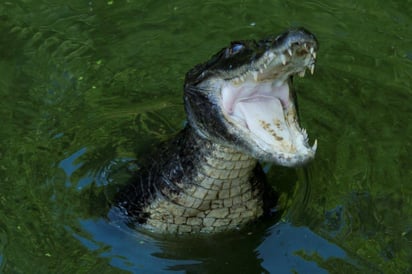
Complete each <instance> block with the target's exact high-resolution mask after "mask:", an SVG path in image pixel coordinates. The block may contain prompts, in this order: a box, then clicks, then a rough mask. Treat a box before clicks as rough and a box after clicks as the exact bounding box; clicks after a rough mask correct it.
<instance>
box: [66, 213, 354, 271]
mask: <svg viewBox="0 0 412 274" xmlns="http://www.w3.org/2000/svg"><path fill="white" fill-rule="evenodd" d="M80 223H81V225H82V227H83V229H84V231H87V232H88V233H89V234H90V236H89V238H90V239H89V238H84V237H81V236H79V235H76V234H75V233H74V237H76V238H77V239H79V240H80V241H81V242H82V243H83V244H84V245H85V246H86V247H87V248H88V249H90V250H91V251H96V250H97V251H98V253H99V254H100V256H102V257H106V258H109V259H110V263H111V264H112V265H113V266H116V267H118V268H120V269H124V270H127V271H131V272H133V273H139V272H145V271H146V273H157V272H159V273H160V272H162V271H166V270H171V271H173V272H176V271H177V272H180V273H187V272H189V273H219V269H220V270H221V268H222V266H224V268H225V269H226V270H225V273H241V272H243V273H263V272H270V273H289V271H291V270H293V271H296V272H297V273H329V272H328V270H327V268H324V266H325V265H327V263H328V262H331V261H333V263H334V264H335V265H344V267H345V269H346V270H352V271H356V270H359V269H360V268H359V267H360V266H359V265H357V264H358V263H357V262H356V261H355V260H353V259H351V258H350V257H349V256H348V255H347V253H346V252H345V251H344V250H343V249H342V248H340V247H339V246H337V245H336V244H333V243H331V242H329V241H327V240H325V239H323V238H321V237H319V235H317V234H315V233H313V232H312V231H310V230H309V229H308V228H306V227H295V226H293V225H291V224H289V223H279V224H276V225H275V226H274V227H272V228H271V229H270V230H269V232H267V233H265V235H264V236H258V237H257V236H255V235H252V233H250V232H249V233H245V232H236V233H235V234H238V235H237V236H234V235H231V236H226V238H225V239H214V240H218V241H213V242H211V239H210V238H202V237H197V238H196V237H194V238H185V237H181V238H179V237H177V238H173V239H171V238H169V239H165V238H164V239H162V241H159V240H158V239H155V238H153V237H150V236H148V235H144V234H142V233H139V232H136V231H132V230H131V229H129V228H127V227H118V226H113V225H112V224H110V223H108V222H106V221H105V220H102V219H98V220H82V221H81V222H80ZM215 237H216V236H213V237H212V239H213V238H215ZM239 240H243V241H248V242H249V244H247V246H248V247H249V248H248V249H245V248H244V244H239ZM250 243H252V244H250ZM242 246H243V248H240V247H242ZM107 247H110V248H109V249H107ZM228 247H230V248H228ZM239 248H240V249H239ZM245 251H246V253H245ZM217 253H218V254H219V256H218V257H216V258H213V256H214V255H215V254H217ZM189 258H190V259H189ZM212 258H213V259H212ZM344 262H346V263H344ZM345 264H346V265H345ZM245 271H246V272H245ZM351 273H353V272H351Z"/></svg>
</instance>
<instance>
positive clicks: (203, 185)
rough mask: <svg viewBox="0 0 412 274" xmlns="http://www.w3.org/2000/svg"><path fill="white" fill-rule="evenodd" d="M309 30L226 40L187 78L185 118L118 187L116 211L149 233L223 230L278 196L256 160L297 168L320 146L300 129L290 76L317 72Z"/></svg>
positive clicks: (264, 211)
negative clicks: (226, 43)
mask: <svg viewBox="0 0 412 274" xmlns="http://www.w3.org/2000/svg"><path fill="white" fill-rule="evenodd" d="M317 48H318V45H317V40H316V38H315V37H314V36H313V35H312V34H311V33H310V32H308V31H306V30H305V29H295V30H290V31H287V32H285V33H283V34H282V35H279V36H277V37H270V38H267V39H263V40H260V41H257V42H255V41H238V42H232V43H231V45H230V46H229V47H227V48H224V49H222V50H221V51H219V52H218V53H217V54H216V55H214V56H213V57H212V58H211V59H210V60H209V61H207V62H205V63H204V64H201V65H197V66H195V67H194V68H193V69H192V70H190V71H189V72H188V73H187V75H186V80H185V93H184V102H185V110H186V113H187V118H188V123H187V125H186V127H185V129H184V130H183V131H182V132H181V133H180V134H178V135H177V136H176V137H175V138H174V139H173V140H172V141H171V142H169V143H167V144H165V145H163V146H161V147H160V148H159V150H158V151H156V152H155V153H154V154H153V155H152V158H150V159H149V161H147V162H146V163H144V164H143V165H142V168H141V169H140V170H139V172H138V174H136V176H134V177H133V179H132V180H131V182H130V183H129V184H128V185H127V186H126V187H125V188H124V189H123V190H122V191H121V192H120V193H119V195H118V197H117V199H116V203H115V205H114V208H113V210H114V211H116V212H118V216H119V217H120V218H121V219H124V220H125V221H126V223H128V224H131V225H138V226H140V227H144V228H147V229H150V230H152V231H155V232H169V233H197V232H221V231H226V230H230V229H235V228H238V227H242V226H244V225H245V224H246V223H249V222H251V221H254V220H256V219H258V218H259V217H262V216H266V215H268V213H269V212H270V211H271V208H273V207H274V206H275V205H276V202H277V197H276V195H275V194H274V191H273V190H272V189H271V188H270V187H269V186H268V185H267V183H266V181H265V178H264V174H263V172H262V170H261V168H260V166H259V164H258V160H261V161H269V162H273V163H276V164H279V165H284V166H289V167H294V166H299V165H303V164H305V163H307V162H308V161H310V160H312V159H313V158H314V155H315V151H316V141H315V144H314V145H313V146H309V144H308V136H307V133H306V130H304V129H302V128H300V126H299V121H298V115H297V110H296V104H297V103H296V94H295V93H294V92H293V89H292V77H293V76H294V75H299V76H301V77H303V76H304V74H305V70H306V69H309V70H310V72H311V73H313V71H314V68H315V60H316V51H317Z"/></svg>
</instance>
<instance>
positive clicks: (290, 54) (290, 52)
mask: <svg viewBox="0 0 412 274" xmlns="http://www.w3.org/2000/svg"><path fill="white" fill-rule="evenodd" d="M288 54H289V56H292V50H291V49H290V48H288Z"/></svg>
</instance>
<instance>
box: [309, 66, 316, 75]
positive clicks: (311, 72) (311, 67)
mask: <svg viewBox="0 0 412 274" xmlns="http://www.w3.org/2000/svg"><path fill="white" fill-rule="evenodd" d="M309 69H310V74H312V75H313V73H315V64H312V65H310V66H309Z"/></svg>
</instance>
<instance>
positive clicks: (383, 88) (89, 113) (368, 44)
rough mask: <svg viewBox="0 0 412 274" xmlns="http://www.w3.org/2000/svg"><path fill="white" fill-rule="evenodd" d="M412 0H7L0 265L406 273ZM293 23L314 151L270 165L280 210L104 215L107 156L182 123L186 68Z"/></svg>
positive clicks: (2, 31) (0, 7) (410, 227)
mask: <svg viewBox="0 0 412 274" xmlns="http://www.w3.org/2000/svg"><path fill="white" fill-rule="evenodd" d="M411 4H412V3H411V1H406V0H405V1H363V2H359V1H333V2H332V1H330V2H329V3H327V2H326V1H325V2H322V1H257V0H255V1H238V2H237V1H187V0H185V1H183V0H182V1H142V0H139V1H137V0H135V1H133V0H126V1H119V0H114V1H80V0H75V1H43V0H38V1H30V0H24V1H23V0H20V1H4V0H2V1H1V3H0V95H1V100H0V115H1V122H0V125H1V126H0V140H1V141H0V272H1V273H123V272H125V273H127V272H134V273H164V272H166V271H175V272H182V273H185V272H188V273H262V272H263V273H265V272H270V273H411V272H412V266H411V258H412V217H411V216H412V198H411V197H412V184H411V181H412V169H411V167H410V163H411V156H410V155H411V154H412V137H411V136H412V123H411V122H412V106H411V102H410V99H411V96H412V92H411V83H412V19H411V16H410V15H411V14H412V5H411ZM291 26H304V27H306V28H308V29H309V30H310V31H312V32H313V33H315V34H316V35H317V37H318V40H319V42H320V50H319V53H318V63H317V67H316V73H315V75H314V76H310V77H306V78H304V79H298V80H297V81H296V82H295V85H296V88H297V91H298V93H299V103H300V112H301V116H302V120H303V124H304V127H306V128H307V129H308V132H309V135H310V136H311V137H312V139H314V138H317V139H318V153H317V157H316V160H315V161H314V162H313V163H312V164H310V165H309V166H308V167H307V168H306V169H299V170H297V171H295V170H287V169H279V168H276V167H271V168H270V170H269V172H268V176H269V180H270V182H271V183H272V184H273V185H274V186H275V187H276V188H278V189H279V190H281V191H283V192H284V194H283V197H284V198H283V201H284V204H286V205H287V206H288V207H287V208H288V209H287V212H286V213H285V216H284V218H283V219H282V222H280V223H278V224H273V223H270V222H269V223H268V222H263V223H260V224H257V225H255V226H252V227H248V228H246V229H245V230H241V231H236V232H232V233H228V234H225V235H220V236H213V237H212V236H210V237H195V238H189V239H188V238H176V237H157V236H153V235H148V234H146V233H142V232H133V231H130V230H128V229H127V228H124V227H118V226H116V225H113V224H111V223H110V222H109V221H108V219H107V218H105V216H106V215H107V210H108V208H107V206H106V203H105V202H106V199H109V196H110V195H111V193H113V189H112V188H113V186H116V185H118V184H121V183H122V182H124V181H125V180H126V178H125V175H124V174H123V175H122V173H120V172H118V173H115V172H110V171H111V170H113V169H116V166H119V163H120V162H122V161H125V160H126V159H130V158H138V157H139V155H141V154H143V153H145V152H147V151H150V148H151V147H154V146H156V144H158V143H159V142H160V141H162V140H165V139H167V138H168V137H169V136H170V135H172V134H173V133H174V132H176V131H177V130H179V129H180V128H181V127H182V125H183V123H184V117H185V115H184V111H183V105H182V85H183V79H184V74H185V72H186V71H187V70H189V69H190V68H191V67H192V66H193V65H195V64H197V63H200V62H203V61H205V60H206V59H207V58H208V57H209V56H211V55H212V54H213V53H215V52H216V51H217V50H219V49H220V48H221V47H223V46H225V45H227V44H228V42H229V41H231V40H235V39H251V38H252V39H258V38H261V37H263V36H265V35H268V34H276V33H279V32H281V31H283V30H285V29H287V28H289V27H291ZM113 174H114V175H113Z"/></svg>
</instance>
